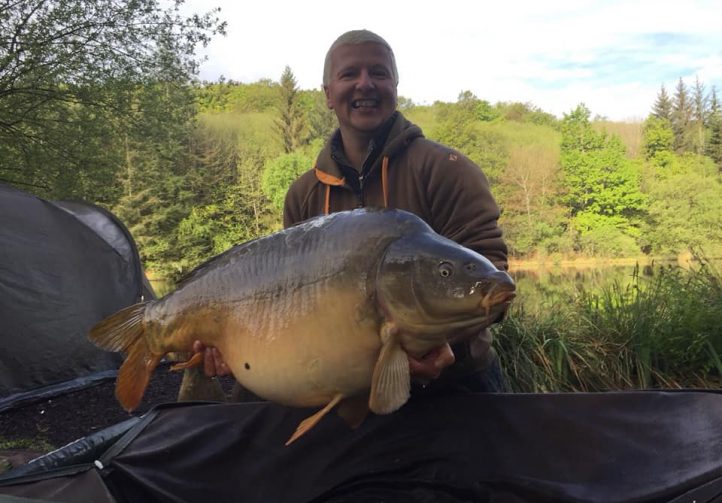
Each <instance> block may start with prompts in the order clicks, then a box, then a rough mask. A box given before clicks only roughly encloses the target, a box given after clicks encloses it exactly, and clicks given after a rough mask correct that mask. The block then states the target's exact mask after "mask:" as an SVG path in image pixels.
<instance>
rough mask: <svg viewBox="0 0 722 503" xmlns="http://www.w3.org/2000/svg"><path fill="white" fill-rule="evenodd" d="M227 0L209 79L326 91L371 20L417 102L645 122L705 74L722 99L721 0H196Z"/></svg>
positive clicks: (201, 7)
mask: <svg viewBox="0 0 722 503" xmlns="http://www.w3.org/2000/svg"><path fill="white" fill-rule="evenodd" d="M215 6H218V7H220V8H221V13H220V17H221V19H223V20H225V21H227V23H228V27H227V35H226V36H225V37H221V36H217V37H216V38H215V39H214V40H213V41H212V42H211V44H210V45H209V46H208V47H207V48H205V49H202V50H201V53H202V54H205V55H206V56H207V58H208V59H207V61H205V62H204V63H203V65H202V66H201V70H200V78H201V79H202V80H208V81H217V80H218V79H219V78H220V77H221V76H224V77H225V78H226V79H233V80H235V81H239V82H244V83H250V82H255V81H257V80H259V79H262V78H268V79H272V80H274V81H278V80H279V79H280V77H281V74H282V73H283V70H284V68H285V67H286V65H288V66H289V67H290V68H291V70H292V71H293V74H294V76H295V77H296V81H297V83H298V86H299V87H300V88H301V89H320V88H321V77H322V72H323V60H324V57H325V54H326V51H327V50H328V47H329V46H330V45H331V43H333V41H334V40H335V39H336V38H337V37H338V36H339V35H340V34H341V33H344V32H345V31H347V30H352V29H360V28H365V29H368V30H371V31H373V32H375V33H377V34H379V35H381V36H382V37H383V38H384V39H386V41H387V42H388V43H389V44H390V45H391V47H392V48H393V50H394V54H395V56H396V62H397V66H398V70H399V87H398V92H399V95H401V96H404V97H406V98H409V99H411V100H412V101H413V102H414V103H416V104H432V103H433V102H434V101H437V100H440V101H447V102H454V101H456V99H457V97H458V95H459V93H460V92H461V91H466V90H468V91H471V92H472V93H474V94H475V95H476V96H477V97H478V98H480V99H483V100H486V101H488V102H490V103H492V104H494V103H497V102H500V101H519V102H524V103H531V104H533V105H534V106H537V107H539V108H541V109H542V110H544V111H546V112H550V113H552V114H554V115H556V116H557V117H560V118H561V117H562V116H563V114H564V113H569V112H570V111H571V110H573V109H574V108H575V107H576V106H577V105H579V104H580V103H584V104H585V105H586V106H587V108H589V109H590V110H591V112H592V116H593V117H594V116H597V115H598V116H603V117H606V118H608V119H610V120H615V121H624V120H639V119H643V118H645V117H646V116H647V115H648V114H649V112H650V109H651V107H652V105H653V104H654V101H655V99H656V97H657V95H658V94H659V91H660V87H661V86H662V85H664V86H665V88H666V90H667V92H668V93H669V94H670V95H672V94H673V93H674V90H675V88H676V86H677V84H678V82H679V79H680V78H681V79H682V80H683V81H684V82H685V84H686V85H687V86H689V87H693V86H694V83H695V79H699V81H700V82H701V83H702V84H703V85H704V86H705V91H707V92H708V91H709V90H710V89H711V88H712V86H715V87H716V89H717V92H718V95H719V96H720V98H722V0H684V1H682V0H673V1H672V0H621V1H616V0H606V1H605V0H568V1H561V0H546V1H542V0H529V1H526V0H519V1H514V0H496V1H486V0H435V1H428V0H412V1H407V0H365V1H362V2H361V1H355V2H348V1H343V0H335V1H325V0H324V1H321V0H318V1H312V0H254V1H252V2H241V1H239V0H187V1H186V4H185V6H184V10H185V11H186V12H197V13H202V12H206V11H208V10H209V9H210V8H212V7H215Z"/></svg>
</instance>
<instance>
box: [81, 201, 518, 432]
mask: <svg viewBox="0 0 722 503" xmlns="http://www.w3.org/2000/svg"><path fill="white" fill-rule="evenodd" d="M514 288H515V287H514V282H513V281H512V279H511V277H510V276H509V275H508V274H507V273H506V272H503V271H499V270H498V269H497V268H496V267H494V265H493V264H492V263H491V262H490V261H489V260H488V259H486V258H485V257H483V256H482V255H480V254H478V253H476V252H474V251H472V250H469V249H467V248H464V247H463V246H461V245H459V244H457V243H455V242H453V241H451V240H449V239H446V238H444V237H442V236H440V235H439V234H437V233H435V232H434V231H433V230H432V229H431V227H430V226H429V225H428V224H426V223H425V222H424V221H423V220H421V219H420V218H419V217H417V216H415V215H413V214H411V213H408V212H406V211H402V210H378V209H357V210H352V211H344V212H339V213H333V214H331V215H327V216H322V217H316V218H314V219H310V220H307V221H306V222H303V223H301V224H299V225H296V226H294V227H291V228H288V229H285V230H282V231H279V232H276V233H273V234H270V235H269V236H266V237H263V238H259V239H255V240H252V241H249V242H246V243H243V244H240V245H238V246H235V247H233V248H231V249H230V250H228V251H226V252H224V253H222V254H220V255H218V256H216V257H214V258H212V259H210V260H209V261H207V262H206V263H204V264H202V265H201V266H199V267H198V268H196V269H195V270H194V271H193V272H192V273H190V274H189V276H188V277H186V278H185V279H184V280H183V281H182V282H181V283H180V284H179V286H178V288H177V289H176V290H175V291H173V292H172V293H170V294H168V295H166V296H165V297H163V298H162V299H158V300H151V301H147V302H143V303H140V304H135V305H133V306H130V307H127V308H125V309H123V310H121V311H119V312H117V313H115V314H113V315H111V316H109V317H108V318H106V319H105V320H103V321H101V322H100V323H98V324H97V325H96V326H95V327H93V328H92V329H91V331H90V335H89V337H90V339H91V340H92V341H93V342H94V343H95V344H97V345H98V346H100V347H102V348H105V349H107V350H110V351H122V352H124V353H126V354H127V356H126V358H125V360H124V362H123V364H122V366H121V368H120V370H119V372H118V379H117V382H116V397H117V398H118V400H119V402H120V403H121V404H122V405H123V407H124V408H125V409H127V410H129V411H130V410H133V409H135V408H136V407H137V406H138V405H139V404H140V401H141V399H142V396H143V393H144V391H145V388H146V387H147V385H148V382H149V380H150V376H151V374H152V372H153V370H154V368H155V367H156V365H157V364H158V363H159V362H160V361H161V359H162V358H163V357H164V355H166V354H167V353H170V352H191V351H192V349H191V348H192V344H193V341H195V340H200V341H201V342H203V344H205V345H207V346H215V347H217V348H219V349H220V351H221V353H222V354H223V357H224V360H225V361H226V363H227V364H228V366H229V367H230V369H231V371H232V372H233V375H234V376H235V378H236V379H237V380H238V382H240V383H241V384H242V385H243V386H245V387H246V388H247V389H249V390H251V391H252V392H253V393H255V394H256V395H258V396H260V397H262V398H265V399H267V400H271V401H274V402H277V403H280V404H284V405H287V406H293V407H316V406H323V408H322V409H321V410H320V411H318V412H317V413H316V414H314V415H312V416H310V417H309V418H307V419H305V420H304V421H302V422H301V424H300V425H299V426H298V429H297V430H296V432H295V433H294V434H293V435H292V436H291V438H290V439H289V441H288V443H291V442H293V441H294V440H296V439H297V438H298V437H300V436H301V435H302V434H303V433H305V432H306V431H308V430H309V429H311V428H312V427H313V426H314V425H315V424H317V423H318V421H319V420H320V419H321V418H322V417H323V416H324V415H325V414H326V413H328V412H329V411H330V410H331V409H332V408H333V407H335V406H337V405H338V413H339V414H340V415H341V416H342V417H343V418H344V419H346V421H347V422H348V423H349V424H351V425H358V424H360V423H361V422H362V421H363V418H364V417H365V416H366V414H367V413H368V411H369V410H371V411H372V412H374V413H376V414H388V413H391V412H393V411H395V410H397V409H398V408H399V407H401V406H402V405H403V404H404V403H406V401H407V400H408V399H409V394H410V373H409V361H408V358H409V356H411V357H414V358H422V357H423V356H424V355H425V354H427V353H429V352H431V351H434V350H438V349H439V348H442V347H446V348H448V342H449V340H450V339H449V338H450V336H451V335H452V334H453V332H455V331H457V330H459V329H462V328H466V327H471V326H475V327H476V326H478V327H479V329H481V328H483V327H486V326H488V325H490V324H492V323H494V322H495V321H498V320H499V319H500V318H501V317H503V315H504V313H505V312H506V310H507V308H508V306H509V303H510V302H511V300H512V299H513V298H514V295H515V294H514ZM196 356H200V354H198V355H196ZM201 361H202V358H196V357H194V358H191V360H189V361H188V362H186V363H182V364H179V365H176V366H175V368H187V367H190V366H193V365H196V364H198V363H200V362H201ZM288 443H287V444H288Z"/></svg>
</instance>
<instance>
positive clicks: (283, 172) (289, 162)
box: [261, 151, 313, 212]
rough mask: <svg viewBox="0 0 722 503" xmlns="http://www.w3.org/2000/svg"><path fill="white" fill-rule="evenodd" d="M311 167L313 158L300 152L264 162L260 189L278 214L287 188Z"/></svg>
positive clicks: (281, 208)
mask: <svg viewBox="0 0 722 503" xmlns="http://www.w3.org/2000/svg"><path fill="white" fill-rule="evenodd" d="M312 165H313V157H312V156H310V155H308V154H306V153H303V152H300V151H299V152H292V153H287V154H283V155H281V156H279V157H276V158H275V159H271V160H269V161H268V162H266V165H265V166H264V168H263V176H262V179H261V187H262V189H263V193H264V194H265V196H266V197H267V198H268V199H269V200H270V201H271V204H272V205H273V207H274V208H276V209H277V210H278V211H279V212H280V211H281V210H283V202H284V200H285V198H286V192H288V188H289V187H290V186H291V184H292V183H293V181H294V180H296V178H298V177H299V176H300V175H301V174H303V173H305V172H306V171H308V170H309V169H310V167H311V166H312Z"/></svg>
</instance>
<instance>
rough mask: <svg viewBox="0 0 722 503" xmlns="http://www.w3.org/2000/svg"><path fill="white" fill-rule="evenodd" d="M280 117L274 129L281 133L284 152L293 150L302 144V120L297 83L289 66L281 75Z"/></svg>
mask: <svg viewBox="0 0 722 503" xmlns="http://www.w3.org/2000/svg"><path fill="white" fill-rule="evenodd" d="M279 112H280V118H279V119H278V120H277V121H276V129H277V130H278V132H279V133H280V135H281V140H282V141H283V149H284V151H285V152H286V153H290V152H293V151H294V150H296V149H297V148H298V147H300V146H301V145H302V144H303V142H304V141H303V140H304V138H303V135H304V129H305V127H304V126H305V125H304V121H303V110H302V109H301V106H300V103H299V94H298V85H297V84H296V77H295V76H294V75H293V72H292V71H291V68H290V67H289V66H286V68H285V69H284V70H283V74H282V75H281V104H280V106H279Z"/></svg>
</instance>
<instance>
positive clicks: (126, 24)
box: [0, 0, 225, 197]
mask: <svg viewBox="0 0 722 503" xmlns="http://www.w3.org/2000/svg"><path fill="white" fill-rule="evenodd" d="M181 3H182V0H178V1H176V2H175V4H174V5H173V6H172V7H168V8H165V9H164V8H162V7H161V6H160V4H159V3H158V2H157V1H156V0H137V1H133V2H117V1H115V0H62V1H61V0H47V1H41V0H17V1H14V2H13V3H12V4H8V3H5V6H3V7H1V8H0V144H1V145H2V154H3V155H2V156H1V157H0V179H2V180H5V181H10V182H14V183H18V184H26V185H30V186H33V187H35V188H37V189H38V190H39V191H40V192H43V193H44V194H45V195H49V196H55V197H57V196H67V195H68V194H67V193H66V190H67V185H66V186H63V183H62V180H60V179H59V178H58V175H57V172H58V171H61V172H63V173H64V176H66V177H68V176H70V175H72V174H77V176H75V179H74V180H73V182H81V181H82V180H84V179H86V180H87V179H88V176H87V172H86V173H85V174H82V172H83V171H87V169H91V170H96V171H98V173H99V176H98V178H99V182H98V183H96V185H95V187H94V188H95V189H97V190H98V191H99V192H101V193H103V192H104V191H103V187H104V186H105V185H107V182H108V180H110V179H112V177H113V169H114V168H115V167H116V166H117V164H118V159H117V157H121V158H122V148H120V147H118V145H117V144H116V143H112V144H110V143H108V138H111V139H117V140H119V141H122V139H123V138H124V137H125V131H126V128H127V127H128V125H129V124H131V123H133V122H136V123H137V121H139V120H141V119H143V118H145V117H147V116H148V114H144V113H141V110H140V109H139V108H138V102H137V100H136V99H135V98H136V97H137V95H136V92H137V90H138V89H139V88H140V87H144V86H149V85H154V84H155V83H157V82H169V83H188V82H189V81H190V78H191V77H192V76H193V75H194V74H195V72H196V70H197V67H198V64H199V58H197V57H196V55H195V49H196V47H197V45H198V44H204V45H205V44H206V43H208V41H209V40H210V38H211V37H212V36H213V35H214V34H216V33H222V32H223V31H224V28H225V24H224V23H221V22H220V21H219V20H218V18H217V17H216V12H217V11H211V12H209V13H207V14H204V15H202V16H199V15H194V16H191V17H189V18H184V17H182V16H180V15H179V14H178V8H179V6H180V4H181ZM159 96H160V97H162V96H163V95H162V94H161V95H157V97H159ZM168 120H169V121H172V120H175V117H170V118H169V119H168ZM75 138H78V139H81V138H82V140H78V141H73V140H74V139H75ZM93 144H95V145H97V146H98V147H99V148H97V149H94V150H92V151H91V149H90V148H89V146H91V145H93ZM103 147H104V148H103ZM113 148H120V151H121V155H120V156H118V155H116V157H115V158H113V155H109V153H110V152H111V151H112V149H113ZM48 167H50V169H48ZM103 169H105V170H106V172H105V173H103V172H102V170H103ZM90 178H91V179H92V178H93V177H90ZM66 181H67V180H66ZM75 185H76V184H75V183H71V186H75Z"/></svg>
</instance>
